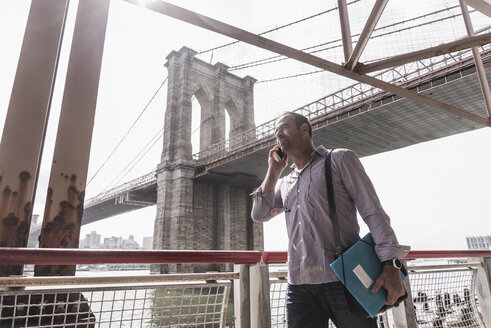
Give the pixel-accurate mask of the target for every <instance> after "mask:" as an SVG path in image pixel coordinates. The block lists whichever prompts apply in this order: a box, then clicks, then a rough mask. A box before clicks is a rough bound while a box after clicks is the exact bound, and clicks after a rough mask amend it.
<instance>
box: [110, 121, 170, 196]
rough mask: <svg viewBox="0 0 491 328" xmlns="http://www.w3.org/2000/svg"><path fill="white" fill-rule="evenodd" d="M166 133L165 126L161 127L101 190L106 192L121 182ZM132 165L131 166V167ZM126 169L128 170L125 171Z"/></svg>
mask: <svg viewBox="0 0 491 328" xmlns="http://www.w3.org/2000/svg"><path fill="white" fill-rule="evenodd" d="M163 134H164V128H161V129H160V130H159V131H158V132H157V133H156V134H155V135H154V136H153V137H152V138H151V139H150V141H148V142H147V144H146V145H145V146H144V147H143V148H142V149H141V150H140V152H139V153H138V154H137V155H136V156H135V157H133V159H132V160H131V161H130V162H129V163H128V164H127V165H126V166H125V168H124V169H123V170H122V171H121V172H120V173H119V174H118V175H117V176H116V177H115V178H114V179H113V180H112V181H111V182H110V183H109V184H108V185H107V186H106V188H104V190H103V191H102V192H101V193H103V192H105V191H107V190H109V188H111V187H112V186H115V185H117V184H118V183H120V182H121V181H122V180H123V178H124V177H125V176H126V175H127V174H128V173H129V172H130V171H131V170H132V169H133V168H134V167H135V166H136V165H137V164H138V163H139V162H140V161H141V160H142V159H143V157H145V155H146V154H148V152H149V151H150V150H151V149H152V148H153V147H154V146H155V144H156V143H157V141H159V140H160V138H162V136H163ZM130 166H131V167H130ZM125 171H126V172H125Z"/></svg>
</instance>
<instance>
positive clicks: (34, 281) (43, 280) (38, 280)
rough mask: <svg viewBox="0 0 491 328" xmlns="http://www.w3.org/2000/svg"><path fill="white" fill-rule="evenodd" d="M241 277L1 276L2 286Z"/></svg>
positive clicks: (230, 277) (215, 274)
mask: <svg viewBox="0 0 491 328" xmlns="http://www.w3.org/2000/svg"><path fill="white" fill-rule="evenodd" d="M235 279H240V275H239V273H238V272H226V273H218V272H213V273H179V274H152V275H138V276H117V277H114V276H108V277H66V276H63V277H59V276H56V277H55V276H51V277H18V276H13V277H0V286H2V287H25V286H54V285H56V286H60V285H91V286H92V285H101V284H103V285H107V284H111V285H114V284H149V283H156V282H183V281H205V280H206V281H215V280H235Z"/></svg>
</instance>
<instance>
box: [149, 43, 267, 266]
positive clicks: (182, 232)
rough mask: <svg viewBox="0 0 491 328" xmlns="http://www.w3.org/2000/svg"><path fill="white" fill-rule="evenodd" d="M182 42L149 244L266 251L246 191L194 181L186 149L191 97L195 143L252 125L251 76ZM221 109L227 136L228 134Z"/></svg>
mask: <svg viewBox="0 0 491 328" xmlns="http://www.w3.org/2000/svg"><path fill="white" fill-rule="evenodd" d="M195 55H196V52H195V51H194V50H191V49H189V48H186V47H183V48H182V49H181V50H179V51H177V52H176V51H173V52H171V53H170V54H169V55H168V56H167V57H166V59H167V63H166V67H167V69H168V72H169V75H168V76H169V78H168V91H167V109H166V112H165V125H164V148H163V152H162V159H161V163H160V164H159V165H158V168H157V217H156V220H155V230H154V249H186V250H190V249H196V250H198V249H217V250H230V249H231V250H248V249H250V250H252V249H263V232H262V225H260V224H256V223H253V222H252V220H251V218H250V210H251V206H252V204H251V197H250V196H249V193H250V192H251V190H249V189H245V188H239V187H234V186H231V185H228V184H227V183H226V181H224V182H223V183H221V182H218V183H210V182H205V181H198V180H196V179H194V176H195V170H196V161H195V160H193V158H192V149H191V116H192V97H193V95H194V96H195V97H196V99H197V101H198V102H199V104H200V106H201V123H200V149H201V150H204V149H206V148H207V147H208V146H210V145H212V144H215V143H219V142H222V141H224V140H225V139H226V138H227V137H233V136H235V135H237V134H239V133H241V132H244V131H246V130H248V129H251V128H254V127H255V124H254V105H253V87H254V83H255V82H256V80H255V79H254V78H252V77H250V76H246V77H244V78H239V77H237V76H235V75H232V74H230V73H229V72H227V68H228V67H227V66H226V65H224V64H221V63H217V64H215V65H210V64H208V63H206V62H204V61H201V60H199V59H197V58H195V57H194V56H195ZM225 110H227V111H228V114H229V117H230V135H229V136H225V112H224V111H225ZM218 269H220V270H224V269H226V270H229V269H230V267H224V266H214V265H162V266H160V268H159V269H158V270H156V268H154V270H153V271H160V272H162V273H168V272H201V271H206V270H218Z"/></svg>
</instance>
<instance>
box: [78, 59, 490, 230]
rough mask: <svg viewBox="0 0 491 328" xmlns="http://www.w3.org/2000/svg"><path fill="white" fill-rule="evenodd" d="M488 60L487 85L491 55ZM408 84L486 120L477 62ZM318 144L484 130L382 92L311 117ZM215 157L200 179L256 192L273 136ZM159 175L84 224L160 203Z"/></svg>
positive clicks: (123, 192) (401, 142) (133, 185)
mask: <svg viewBox="0 0 491 328" xmlns="http://www.w3.org/2000/svg"><path fill="white" fill-rule="evenodd" d="M489 55H490V53H489V51H488V52H487V56H483V57H484V58H483V61H484V65H485V68H486V75H487V79H488V81H489V80H491V70H490V69H489V68H490V67H491V56H489ZM406 86H407V87H408V88H409V89H411V90H415V91H418V92H420V93H422V94H424V95H426V96H428V97H432V98H435V99H437V100H440V101H443V102H445V103H447V104H450V105H453V106H456V107H458V108H461V109H463V110H466V111H469V112H472V113H474V114H477V115H480V116H482V117H486V116H487V114H486V109H485V106H484V101H483V98H482V93H481V88H480V85H479V81H478V78H477V76H476V74H475V67H474V64H473V62H467V64H466V66H462V65H456V67H454V68H452V69H451V70H448V69H444V70H440V71H437V72H433V73H431V74H429V75H427V76H426V78H425V77H418V78H416V79H413V80H412V81H410V82H408V83H406ZM311 121H312V125H313V137H314V142H315V144H323V145H325V146H326V147H328V148H329V147H337V148H340V147H342V148H350V149H352V150H354V151H355V152H356V153H357V154H358V155H359V156H360V157H363V156H368V155H373V154H377V153H381V152H386V151H389V150H394V149H399V148H403V147H406V146H410V145H413V144H417V143H420V142H425V141H429V140H434V139H438V138H442V137H446V136H450V135H454V134H458V133H462V132H467V131H471V130H474V129H479V128H482V127H484V126H482V125H480V124H478V123H474V122H472V121H469V120H467V119H462V118H459V117H457V116H455V115H451V114H449V113H447V112H443V111H441V110H438V109H435V108H433V107H429V106H425V105H422V104H420V103H416V102H414V101H411V100H408V99H406V98H401V97H397V96H394V95H391V94H387V93H386V92H380V93H378V94H376V95H372V96H370V97H368V98H365V99H361V100H358V101H355V102H352V103H349V104H347V105H344V106H342V107H341V108H338V109H336V110H333V111H331V112H327V113H326V114H324V115H320V116H318V117H316V118H315V119H311ZM252 140H253V141H254V142H252V143H249V145H248V146H246V147H242V148H239V149H238V150H236V151H231V152H228V153H226V154H225V155H223V156H221V157H217V158H215V159H211V160H210V159H208V161H207V160H206V158H201V159H200V160H196V161H195V162H196V163H197V164H196V165H197V166H196V175H195V179H199V180H204V181H208V182H216V183H228V184H230V185H232V186H240V187H245V188H249V189H252V188H254V187H257V186H258V185H259V184H260V181H261V180H262V178H263V177H264V175H265V173H266V170H267V160H266V158H267V153H268V151H269V149H270V148H271V146H272V145H274V136H273V134H272V133H269V134H268V135H265V136H262V137H261V138H257V137H256V138H253V139H252ZM156 194H157V182H156V178H155V172H151V173H149V174H147V175H146V176H143V177H140V178H138V179H135V180H133V181H130V182H128V183H126V184H125V185H122V186H120V187H117V188H115V189H113V190H111V191H109V192H107V193H105V194H100V195H98V196H96V197H94V198H92V199H89V200H88V201H86V206H85V210H84V216H83V221H82V224H88V223H92V222H95V221H98V220H102V219H105V218H108V217H111V216H114V215H118V214H122V213H124V212H128V211H132V210H136V209H140V208H143V207H146V206H150V205H154V204H156V199H157V195H156Z"/></svg>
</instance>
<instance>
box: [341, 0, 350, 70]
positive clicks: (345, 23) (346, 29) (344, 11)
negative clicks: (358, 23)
mask: <svg viewBox="0 0 491 328" xmlns="http://www.w3.org/2000/svg"><path fill="white" fill-rule="evenodd" d="M338 10H339V21H340V23H341V35H342V37H343V50H344V60H345V62H348V60H349V58H350V56H351V53H352V52H353V44H352V43H351V42H352V41H351V29H350V26H349V16H348V6H347V5H346V0H338Z"/></svg>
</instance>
